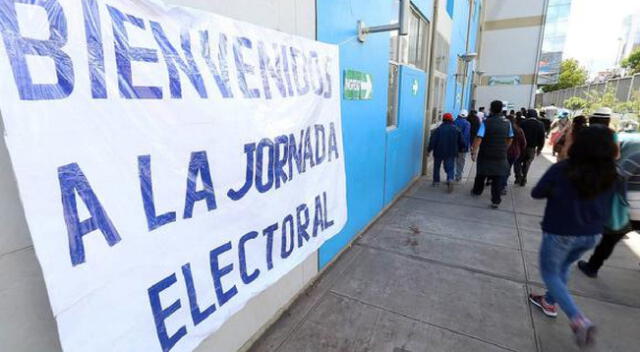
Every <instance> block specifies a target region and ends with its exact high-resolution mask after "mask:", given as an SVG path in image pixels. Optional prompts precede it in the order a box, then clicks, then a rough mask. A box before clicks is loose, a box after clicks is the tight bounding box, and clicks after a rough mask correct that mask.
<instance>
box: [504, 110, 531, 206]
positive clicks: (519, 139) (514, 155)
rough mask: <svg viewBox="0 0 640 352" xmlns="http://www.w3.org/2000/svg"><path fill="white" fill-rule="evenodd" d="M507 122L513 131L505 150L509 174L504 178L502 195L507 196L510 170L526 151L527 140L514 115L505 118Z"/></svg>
mask: <svg viewBox="0 0 640 352" xmlns="http://www.w3.org/2000/svg"><path fill="white" fill-rule="evenodd" d="M507 120H509V122H511V128H512V130H513V135H514V138H513V142H512V143H511V145H510V146H509V149H507V162H508V163H509V172H508V173H507V177H506V178H505V182H504V185H503V188H502V195H503V196H504V195H506V194H507V184H508V182H509V181H508V180H509V176H511V169H512V168H513V164H515V162H516V160H518V158H520V155H521V154H522V153H524V151H525V150H526V149H527V139H526V137H525V136H524V132H523V131H522V128H520V124H519V122H518V120H516V117H515V116H514V115H509V116H507Z"/></svg>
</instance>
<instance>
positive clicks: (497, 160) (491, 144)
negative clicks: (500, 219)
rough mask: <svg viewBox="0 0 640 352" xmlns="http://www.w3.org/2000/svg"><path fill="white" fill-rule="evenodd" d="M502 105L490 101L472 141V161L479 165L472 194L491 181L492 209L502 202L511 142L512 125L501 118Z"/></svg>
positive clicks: (496, 101)
mask: <svg viewBox="0 0 640 352" xmlns="http://www.w3.org/2000/svg"><path fill="white" fill-rule="evenodd" d="M502 106H503V103H502V102H501V101H500V100H494V101H493V102H491V108H490V113H491V115H490V116H489V117H488V118H487V119H486V121H484V122H483V123H482V125H480V129H479V130H478V135H477V136H476V139H475V140H474V141H473V147H472V148H471V159H472V160H473V161H476V160H477V162H478V164H477V167H476V179H475V182H474V184H473V190H472V191H471V194H472V195H475V196H479V195H481V194H482V192H483V191H484V185H485V181H486V180H487V179H490V180H491V207H492V208H494V209H497V208H498V206H499V205H500V203H501V202H502V196H501V193H502V188H503V186H504V182H505V179H506V177H507V175H508V174H509V162H508V161H507V149H509V146H510V145H511V141H512V140H513V128H512V127H511V123H510V122H509V121H507V119H505V118H504V117H503V116H502Z"/></svg>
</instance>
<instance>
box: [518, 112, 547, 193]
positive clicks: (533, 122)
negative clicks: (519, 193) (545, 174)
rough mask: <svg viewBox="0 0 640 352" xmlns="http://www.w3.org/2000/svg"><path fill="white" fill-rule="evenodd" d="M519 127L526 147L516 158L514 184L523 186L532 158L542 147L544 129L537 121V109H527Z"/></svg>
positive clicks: (538, 153)
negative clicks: (525, 141)
mask: <svg viewBox="0 0 640 352" xmlns="http://www.w3.org/2000/svg"><path fill="white" fill-rule="evenodd" d="M520 128H522V132H524V137H525V139H526V140H527V149H525V150H524V152H523V153H522V154H521V155H520V158H519V159H518V160H516V163H515V166H514V171H515V173H516V184H517V185H518V184H519V185H520V186H522V187H524V186H525V185H526V184H527V174H528V173H529V167H531V163H532V162H533V159H535V157H536V155H540V153H542V148H544V140H545V138H544V137H545V131H544V125H543V124H542V122H540V121H538V111H536V110H535V109H529V110H527V117H526V118H525V119H524V121H522V122H521V123H520Z"/></svg>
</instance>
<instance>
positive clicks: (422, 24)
mask: <svg viewBox="0 0 640 352" xmlns="http://www.w3.org/2000/svg"><path fill="white" fill-rule="evenodd" d="M408 42H409V43H408V46H409V53H408V57H407V63H408V64H410V65H413V66H415V67H416V68H419V69H421V70H424V71H426V70H427V68H428V67H427V66H428V63H429V60H428V58H427V48H428V47H429V22H427V21H426V20H425V19H424V18H422V16H420V14H418V13H417V12H416V11H415V10H413V9H411V17H410V19H409V36H408Z"/></svg>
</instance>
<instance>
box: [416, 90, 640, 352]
mask: <svg viewBox="0 0 640 352" xmlns="http://www.w3.org/2000/svg"><path fill="white" fill-rule="evenodd" d="M611 114H612V112H611V109H608V108H601V109H598V110H597V111H595V112H594V113H593V114H591V115H589V116H584V115H578V116H575V117H573V118H570V116H569V114H568V113H562V114H560V115H559V116H558V117H557V118H556V119H555V120H554V121H553V122H552V121H551V120H550V119H549V118H547V117H546V116H545V112H544V111H543V112H540V113H538V111H537V110H535V109H525V108H522V109H520V111H514V110H511V111H506V110H505V109H504V106H503V103H502V102H501V101H498V100H496V101H493V102H492V103H491V105H490V108H489V112H488V114H487V115H486V116H485V114H484V109H483V108H481V109H480V111H479V112H476V111H473V110H472V111H471V112H469V113H467V111H466V110H462V111H461V112H460V114H459V116H458V117H457V118H455V119H454V118H453V116H452V115H451V114H444V116H443V123H442V124H441V125H440V126H439V127H438V128H436V129H435V131H434V132H433V134H432V136H431V139H430V143H429V146H428V151H429V152H433V155H434V169H433V186H434V187H437V186H438V185H439V183H440V165H441V164H444V169H445V173H446V175H447V191H448V192H453V189H454V184H456V183H459V182H460V181H461V180H462V176H463V172H464V167H465V160H466V157H467V154H468V153H470V154H471V159H472V160H473V161H474V162H475V163H476V175H475V180H474V182H473V188H472V190H471V194H472V196H476V197H477V196H480V195H482V193H483V190H484V188H485V186H487V185H490V186H491V207H492V208H494V209H495V208H498V207H499V205H500V203H501V201H502V199H501V198H502V196H504V195H505V194H506V192H507V185H508V179H509V177H510V175H511V173H512V171H513V174H514V176H515V181H514V184H515V185H518V186H520V187H524V186H525V185H526V184H527V181H528V179H527V176H528V173H529V169H530V167H531V164H532V162H533V161H534V159H535V158H536V156H539V155H540V154H541V153H542V150H543V148H544V147H545V144H546V143H547V140H548V143H549V144H550V146H551V147H552V150H553V156H555V157H556V158H557V162H556V163H554V164H553V165H552V166H551V167H549V169H548V170H547V171H546V172H545V173H544V175H543V176H542V177H541V178H540V180H539V181H538V182H537V184H536V185H535V186H534V187H533V188H532V190H531V196H532V197H533V198H535V199H542V200H546V207H545V211H544V216H543V220H542V223H541V227H542V233H543V235H542V243H541V247H540V255H539V264H540V275H541V277H542V279H543V281H544V283H545V286H546V292H545V293H544V294H533V293H532V294H531V295H530V296H529V301H530V302H531V304H533V305H534V306H535V307H537V308H539V309H540V310H541V311H542V312H543V313H544V315H546V316H548V317H552V318H553V317H556V316H557V315H558V308H557V307H558V306H559V307H560V309H562V311H563V312H564V313H565V314H566V315H567V317H568V318H569V320H570V327H571V329H572V331H573V332H574V335H575V339H576V342H577V344H578V345H579V346H580V347H585V346H589V345H591V344H593V342H594V336H595V331H596V328H595V325H594V323H593V322H592V321H591V320H590V319H589V318H587V317H586V315H585V314H584V313H583V312H582V311H581V310H580V308H579V307H578V306H577V304H576V302H575V301H574V299H573V297H572V296H571V294H570V292H569V290H568V288H567V283H568V280H569V273H570V268H571V267H572V266H573V265H574V264H575V263H576V262H577V267H578V269H579V270H580V272H582V273H583V274H584V275H586V276H587V277H589V278H597V276H598V271H599V270H600V268H601V267H602V265H603V263H604V261H606V260H607V259H608V258H609V257H610V256H611V254H612V252H613V250H614V248H615V246H616V244H617V243H619V242H620V240H622V239H623V238H624V237H625V235H626V234H628V233H629V232H630V231H633V230H638V229H640V134H637V133H622V134H618V133H615V131H614V130H612V129H611V128H610V123H611ZM551 117H552V118H553V117H554V116H551ZM594 247H595V250H594V251H593V254H592V255H591V257H590V258H589V260H580V259H581V257H582V256H583V255H584V254H585V253H586V252H588V251H590V250H591V249H594Z"/></svg>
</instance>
